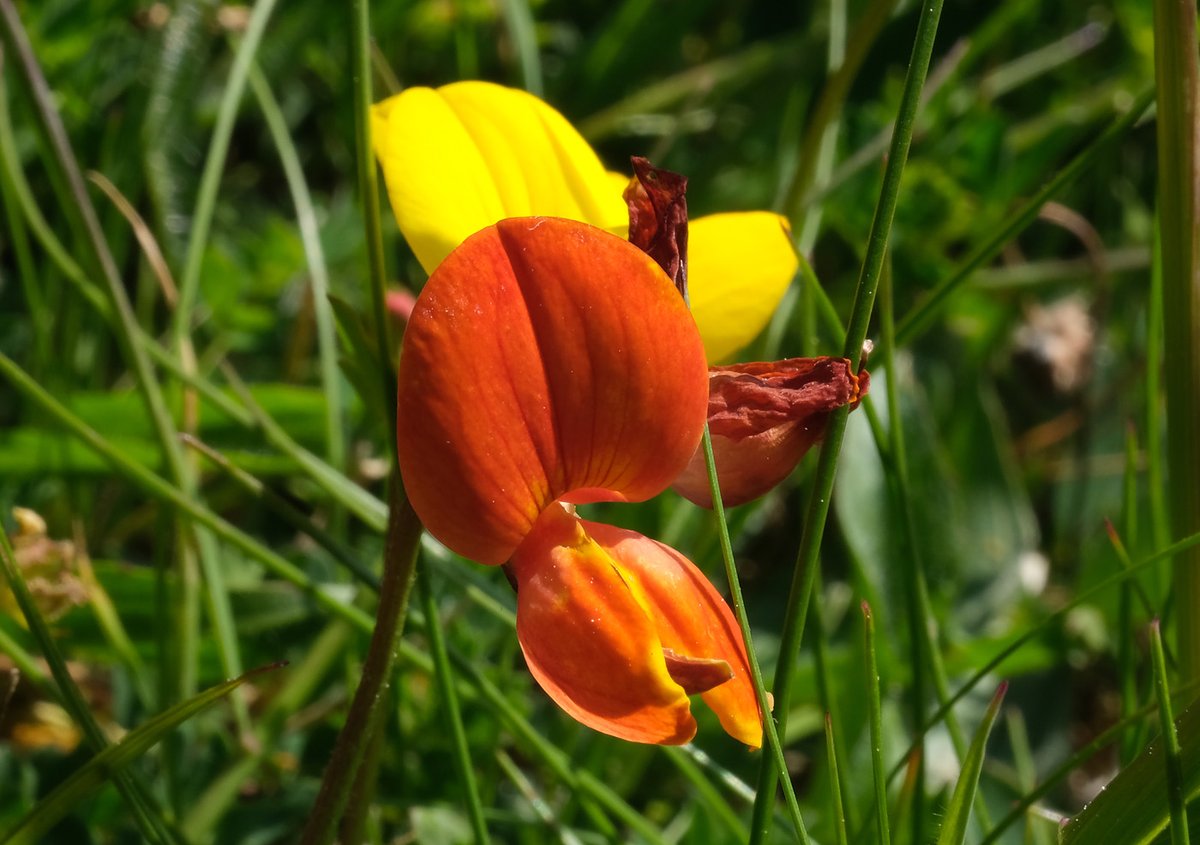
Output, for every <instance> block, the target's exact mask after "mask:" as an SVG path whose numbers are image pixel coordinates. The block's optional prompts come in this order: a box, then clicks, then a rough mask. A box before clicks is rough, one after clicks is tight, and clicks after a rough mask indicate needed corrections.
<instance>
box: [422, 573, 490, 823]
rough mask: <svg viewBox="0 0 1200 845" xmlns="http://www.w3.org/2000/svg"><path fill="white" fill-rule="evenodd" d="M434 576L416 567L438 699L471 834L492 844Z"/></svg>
mask: <svg viewBox="0 0 1200 845" xmlns="http://www.w3.org/2000/svg"><path fill="white" fill-rule="evenodd" d="M431 580H432V576H431V574H430V572H429V566H428V564H426V565H424V566H421V565H418V567H417V589H418V591H419V592H420V595H421V607H422V608H423V609H424V611H425V635H426V636H427V637H428V638H429V654H430V656H431V657H432V658H433V668H434V677H435V678H436V679H437V685H438V696H439V698H440V699H441V702H442V712H443V713H444V714H445V717H446V726H447V727H448V728H449V729H450V739H451V741H452V743H453V745H454V767H455V769H456V770H457V772H458V784H459V786H461V788H462V793H463V795H462V798H463V800H464V802H465V803H466V805H467V815H468V816H469V817H470V819H471V830H472V832H473V833H474V835H475V842H476V843H477V845H486V843H488V842H489V841H491V840H490V839H489V838H488V831H487V822H486V821H485V819H484V817H483V802H482V801H481V800H480V799H479V785H478V784H477V783H476V781H475V766H474V765H473V764H472V762H471V749H470V746H469V745H468V744H467V732H466V731H465V730H464V729H463V722H462V712H461V710H460V709H459V706H458V695H457V693H455V691H454V670H453V669H452V667H451V666H450V658H449V656H448V655H447V654H446V641H445V638H444V637H443V636H442V623H441V620H440V619H439V618H438V607H437V600H436V599H435V598H434V595H433V585H432V584H431V583H430V581H431Z"/></svg>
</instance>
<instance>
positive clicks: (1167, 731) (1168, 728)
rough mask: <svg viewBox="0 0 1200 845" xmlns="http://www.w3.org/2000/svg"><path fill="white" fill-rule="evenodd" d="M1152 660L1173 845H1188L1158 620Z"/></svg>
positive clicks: (1184, 801) (1152, 637) (1152, 632)
mask: <svg viewBox="0 0 1200 845" xmlns="http://www.w3.org/2000/svg"><path fill="white" fill-rule="evenodd" d="M1150 658H1151V662H1152V663H1153V666H1154V692H1155V695H1156V696H1157V697H1158V717H1159V724H1160V725H1161V727H1162V736H1163V747H1164V749H1165V750H1166V754H1165V755H1164V760H1163V764H1164V765H1165V766H1166V767H1167V805H1168V806H1169V807H1170V812H1171V845H1188V842H1189V837H1188V812H1187V793H1186V790H1185V787H1184V780H1183V764H1182V763H1181V762H1180V753H1181V752H1180V748H1179V735H1178V734H1177V733H1176V732H1175V717H1174V716H1173V715H1172V714H1171V687H1170V685H1169V684H1168V683H1167V661H1166V658H1165V657H1163V643H1162V632H1161V631H1159V629H1158V620H1157V619H1156V620H1154V621H1153V622H1151V623H1150Z"/></svg>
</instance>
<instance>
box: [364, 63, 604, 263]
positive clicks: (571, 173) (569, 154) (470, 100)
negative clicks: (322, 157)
mask: <svg viewBox="0 0 1200 845" xmlns="http://www.w3.org/2000/svg"><path fill="white" fill-rule="evenodd" d="M372 132H373V136H374V137H373V141H374V145H375V152H376V155H377V156H378V157H379V162H380V165H381V166H382V167H383V173H384V180H385V182H386V184H387V191H388V197H389V198H390V199H391V202H392V210H393V211H394V212H395V215H396V222H397V223H398V224H399V226H400V231H401V232H402V233H403V234H404V237H405V238H406V239H407V240H408V242H409V245H410V246H412V248H413V252H414V253H416V256H417V259H418V260H419V261H420V262H421V265H422V266H423V267H424V268H425V269H426V271H428V272H432V271H433V268H434V267H436V266H437V265H438V264H439V263H440V262H441V260H442V259H443V258H445V257H446V256H447V255H448V254H449V253H450V251H451V250H452V249H454V247H456V246H458V244H460V243H462V241H464V240H465V239H466V238H467V236H469V235H471V234H472V233H474V232H476V231H478V230H480V229H482V228H485V227H486V226H490V225H491V224H493V223H495V222H497V221H498V220H500V219H502V218H505V217H522V216H530V215H542V216H555V217H567V218H570V219H573V220H581V221H583V222H586V223H591V224H592V225H595V226H599V227H601V228H605V229H614V228H618V227H620V226H621V225H622V224H623V222H624V221H625V219H626V210H625V204H624V202H623V201H622V199H621V194H620V192H619V191H614V190H613V189H612V184H613V181H612V179H611V177H610V176H609V174H608V173H607V172H606V171H605V169H604V167H603V165H601V163H600V160H599V159H598V158H597V157H596V154H595V152H594V151H593V150H592V148H591V147H589V146H588V144H587V142H586V141H585V140H584V139H583V137H582V136H581V135H580V134H579V133H578V132H576V131H575V129H574V127H572V126H571V124H570V123H568V122H567V121H566V119H565V118H563V116H562V115H560V114H559V113H558V112H556V111H555V110H554V109H553V108H551V107H550V106H548V105H546V104H545V103H543V102H542V101H541V100H539V99H538V98H537V97H534V96H533V95H532V94H529V93H527V92H525V91H520V90H517V89H514V88H504V87H502V86H499V85H494V84H492V83H487V82H457V83H454V84H452V85H446V86H443V87H441V88H438V89H436V90H434V89H430V88H410V89H408V90H406V91H404V92H402V93H400V94H398V95H396V96H395V97H392V98H390V99H388V100H385V101H384V102H382V103H379V104H378V105H376V106H375V107H374V109H373V110H372Z"/></svg>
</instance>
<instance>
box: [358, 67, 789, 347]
mask: <svg viewBox="0 0 1200 845" xmlns="http://www.w3.org/2000/svg"><path fill="white" fill-rule="evenodd" d="M371 121H372V136H373V142H374V146H375V151H376V153H377V155H378V157H379V161H380V164H381V165H382V167H383V174H384V180H385V182H386V184H387V191H388V196H389V198H390V199H391V203H392V209H393V211H394V212H395V215H396V221H397V223H398V224H399V226H400V231H401V232H402V233H403V235H404V237H405V239H406V240H407V241H408V243H409V245H410V246H411V247H412V249H413V252H414V253H415V254H416V256H417V259H418V260H419V261H420V262H421V265H422V266H423V267H424V268H425V270H426V272H433V270H434V268H435V267H437V266H438V264H439V263H440V262H441V261H442V259H443V258H445V257H446V256H447V255H449V254H450V251H451V250H453V249H454V248H455V247H456V246H458V245H459V244H460V243H462V242H463V241H464V240H465V239H466V238H467V237H468V236H469V235H471V234H473V233H474V232H477V231H479V230H480V229H482V228H484V227H485V226H490V225H491V224H493V223H495V222H496V221H498V220H501V219H503V218H505V217H524V216H530V215H550V216H555V217H566V218H570V219H573V220H581V221H584V222H586V223H591V224H593V225H595V226H598V227H600V228H602V229H606V230H608V231H610V232H613V233H615V234H618V235H620V236H622V237H624V236H625V235H626V232H627V225H628V216H627V210H626V205H625V202H624V200H623V199H622V192H623V191H624V189H625V186H626V184H627V183H628V181H629V177H628V176H623V175H620V174H615V173H611V172H609V171H607V170H606V169H605V168H604V165H603V164H601V162H600V159H599V158H598V157H597V156H596V153H595V152H594V151H593V150H592V148H591V147H590V146H588V144H587V142H586V141H585V140H584V139H583V137H582V136H581V135H580V134H579V133H578V132H577V131H576V130H575V129H574V128H573V127H572V126H571V124H570V123H568V122H567V120H566V119H565V118H564V117H563V116H562V115H561V114H559V113H558V112H557V111H555V110H554V109H553V108H551V107H550V106H549V105H547V104H546V103H544V102H542V101H541V100H539V99H538V98H537V97H534V96H533V95H532V94H529V93H526V92H524V91H520V90H516V89H512V88H504V87H502V86H499V85H494V84H491V83H487V82H457V83H454V84H451V85H445V86H442V87H440V88H436V89H433V88H409V89H407V90H405V91H403V92H401V93H400V94H397V95H396V96H394V97H391V98H390V99H388V100H385V101H384V102H382V103H379V104H377V105H376V106H375V107H374V108H373V109H372V113H371ZM689 262H690V267H689V283H690V300H691V307H692V313H693V315H694V317H695V319H696V323H697V325H698V326H699V329H700V334H701V336H702V338H703V340H704V347H705V351H706V353H707V356H708V360H709V361H710V362H713V363H720V362H724V361H728V360H730V359H731V357H732V356H733V355H734V353H736V352H737V351H738V350H739V349H741V348H742V347H744V346H745V345H746V344H748V343H749V342H750V341H751V340H752V339H753V338H754V337H755V336H756V335H757V334H758V333H759V331H761V330H762V328H763V326H765V325H766V323H767V320H769V319H770V317H771V314H772V313H773V312H774V310H775V307H776V305H778V303H779V300H780V298H781V297H782V296H783V293H784V291H785V290H786V289H787V286H788V284H789V283H790V281H791V279H792V277H793V276H794V275H795V273H796V267H797V261H796V255H795V253H794V251H793V249H792V245H791V242H790V238H789V236H788V232H787V224H786V221H785V220H784V218H782V217H780V216H779V215H777V214H772V213H769V212H765V211H751V212H737V213H723V214H714V215H709V216H704V217H699V218H697V219H694V220H692V221H691V225H690V255H689Z"/></svg>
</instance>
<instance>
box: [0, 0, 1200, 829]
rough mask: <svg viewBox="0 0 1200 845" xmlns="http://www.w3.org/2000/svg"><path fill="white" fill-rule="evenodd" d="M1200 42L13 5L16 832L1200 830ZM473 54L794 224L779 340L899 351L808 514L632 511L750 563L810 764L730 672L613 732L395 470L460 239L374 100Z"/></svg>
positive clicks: (836, 429) (9, 731)
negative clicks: (411, 228)
mask: <svg viewBox="0 0 1200 845" xmlns="http://www.w3.org/2000/svg"><path fill="white" fill-rule="evenodd" d="M98 5H102V6H104V7H105V8H103V9H101V8H98ZM1195 27H1196V19H1195V8H1194V6H1187V5H1186V4H1182V5H1181V4H1178V3H1171V2H1167V0H1160V2H1156V3H1154V4H1150V3H1146V2H1143V0H1112V2H1110V3H1106V4H1084V3H1077V2H1067V3H1058V4H1045V3H1035V2H1032V0H1008V2H1006V3H1003V4H987V3H970V2H963V0H958V2H954V3H950V4H946V5H945V6H944V7H943V5H942V3H941V2H940V1H939V2H934V3H932V4H929V5H925V6H922V5H914V4H911V3H899V2H896V0H855V2H846V0H812V2H808V3H802V4H799V5H796V4H782V3H771V2H758V3H742V4H729V3H721V2H717V0H692V2H679V0H676V1H675V2H667V0H661V2H650V0H622V2H618V3H611V2H597V0H580V2H562V1H561V0H540V2H528V0H504V1H503V2H499V3H486V2H482V0H412V2H393V3H382V2H375V3H368V2H367V0H357V2H356V3H347V4H341V3H317V2H291V3H274V2H272V0H258V2H257V3H255V4H253V5H252V6H238V5H221V4H218V3H216V2H212V0H179V2H178V3H149V2H125V3H120V2H118V3H110V4H88V3H82V2H79V0H40V2H14V0H0V29H2V30H3V33H2V34H3V41H2V42H0V70H2V79H0V82H2V86H0V527H2V528H3V531H0V572H2V573H3V577H2V578H0V841H7V840H5V839H4V837H5V836H6V835H11V836H12V840H11V841H14V842H34V841H36V842H52V843H58V842H62V843H75V842H97V843H101V842H103V843H124V842H135V841H150V842H160V843H177V844H178V845H183V843H188V844H189V845H205V843H246V845H253V844H254V843H271V842H292V841H300V840H301V837H302V836H303V837H304V838H305V839H304V841H308V842H328V841H331V840H332V839H333V837H335V836H336V837H338V839H339V840H340V841H347V842H350V841H353V842H373V843H376V842H378V843H383V842H418V843H459V842H462V843H467V842H483V841H488V840H490V841H493V842H497V843H500V842H504V843H509V842H512V843H540V842H550V841H562V842H565V843H594V842H648V843H676V842H686V843H724V842H729V843H739V842H747V841H755V842H764V841H767V840H768V839H769V840H770V841H775V842H784V841H793V840H797V841H811V842H814V843H832V842H838V843H875V842H884V841H887V842H891V843H895V845H917V844H918V843H927V842H934V841H936V842H938V843H947V845H954V843H961V842H966V843H1005V845H1017V843H1022V844H1024V843H1028V844H1029V845H1051V843H1054V842H1059V841H1061V842H1065V843H1072V845H1074V843H1079V845H1130V843H1151V842H1158V843H1168V842H1170V843H1181V842H1187V841H1189V830H1188V829H1187V827H1188V825H1189V824H1190V825H1191V826H1192V827H1193V828H1197V830H1195V831H1191V833H1192V837H1191V838H1194V834H1195V833H1200V823H1198V822H1197V818H1198V817H1200V811H1198V810H1197V808H1196V807H1195V806H1194V804H1193V805H1192V806H1189V801H1191V800H1193V799H1194V798H1195V797H1196V796H1197V794H1198V793H1200V711H1198V708H1195V707H1192V706H1191V705H1192V701H1193V699H1195V697H1196V695H1197V693H1198V692H1200V607H1197V605H1196V602H1195V601H1193V597H1194V596H1195V595H1196V591H1197V590H1198V589H1200V586H1198V585H1200V577H1198V576H1197V571H1200V570H1197V569H1196V567H1197V566H1200V533H1197V532H1200V494H1198V493H1197V491H1200V465H1197V464H1196V461H1197V457H1196V456H1197V451H1196V444H1197V443H1198V442H1200V439H1198V436H1197V431H1198V430H1200V429H1198V423H1197V418H1198V416H1200V405H1198V402H1200V399H1198V398H1197V397H1200V383H1198V381H1197V379H1198V376H1197V373H1200V352H1198V351H1197V350H1198V349H1200V340H1198V339H1200V270H1198V269H1197V268H1200V249H1198V248H1197V244H1198V243H1200V241H1198V239H1197V238H1198V232H1200V229H1198V228H1197V226H1198V223H1197V221H1198V220H1200V209H1198V208H1197V203H1198V201H1200V199H1198V197H1197V194H1196V186H1197V185H1200V179H1198V174H1197V172H1196V170H1197V167H1198V164H1197V161H1196V155H1195V149H1196V141H1195V139H1196V135H1197V132H1200V129H1198V128H1197V122H1196V121H1197V115H1198V113H1200V110H1198V104H1197V101H1198V98H1200V82H1198V81H1197V79H1196V78H1195V77H1196V73H1197V70H1196V67H1197V62H1196V39H1195V37H1194V33H1195ZM926 63H927V67H926ZM926 71H927V75H926ZM458 79H487V80H492V81H496V82H500V83H504V84H507V85H511V86H518V87H524V88H526V89H527V90H530V91H533V92H535V93H537V94H539V95H540V96H542V97H543V98H544V99H546V101H547V102H549V103H550V104H552V105H553V106H554V107H555V108H557V109H558V110H560V111H561V112H562V113H563V114H564V115H565V116H566V117H567V118H568V119H569V120H570V121H571V122H572V123H573V124H574V125H575V126H576V127H578V128H579V130H580V131H581V132H582V133H583V134H584V135H585V136H586V137H587V139H588V140H589V141H590V142H591V143H592V144H593V145H594V146H595V148H596V149H597V151H598V152H599V154H600V155H601V157H602V158H603V159H604V161H605V164H606V165H607V166H608V167H609V168H610V169H612V170H619V171H627V170H628V158H629V156H630V155H644V156H647V157H648V158H650V159H651V160H652V161H653V162H654V163H655V164H657V165H660V166H662V167H665V168H669V169H671V170H674V171H677V172H679V173H683V174H686V175H687V176H688V178H689V191H688V200H689V207H690V210H691V213H692V215H693V217H696V216H699V215H701V214H706V213H710V212H718V211H728V210H743V209H745V210H750V209H774V210H776V211H778V212H780V213H783V214H786V215H787V216H788V218H789V219H790V221H791V226H792V232H793V234H794V236H795V240H796V243H797V246H798V248H799V250H800V252H801V255H802V259H803V260H802V261H801V271H800V273H799V275H798V277H797V280H796V281H795V283H794V284H793V287H792V288H791V290H790V291H789V293H788V295H787V296H786V297H785V298H784V301H783V303H782V304H781V306H780V308H779V310H778V311H777V313H776V316H775V318H774V319H773V321H772V323H771V324H770V325H769V326H768V328H767V329H766V330H765V331H764V332H763V333H762V334H761V336H760V337H759V338H758V339H757V340H756V341H755V343H754V344H753V345H752V346H751V348H750V349H748V350H747V351H746V352H745V353H744V354H743V355H742V356H741V357H742V358H743V359H745V360H773V359H777V358H784V357H793V356H801V355H843V354H844V355H846V356H848V357H854V356H856V355H858V354H859V352H860V350H863V349H864V346H863V343H862V340H863V338H864V336H865V338H866V339H868V340H870V341H872V342H873V349H871V350H870V353H869V355H868V356H867V360H866V364H865V366H866V367H867V369H869V370H870V372H871V391H870V394H869V397H868V399H867V400H866V401H865V402H864V403H863V405H862V407H860V408H859V409H858V410H856V411H855V412H853V413H848V412H846V411H841V412H837V413H834V414H833V416H832V419H831V422H830V426H829V429H828V436H827V437H826V439H825V441H824V443H823V445H822V446H821V447H818V448H814V449H813V450H812V451H811V453H810V454H809V455H808V457H806V458H805V460H804V462H803V463H802V464H801V467H800V469H799V470H797V471H796V472H795V473H794V474H793V475H792V476H791V477H790V479H789V480H788V481H787V482H785V483H784V484H782V485H780V486H779V487H778V488H776V489H775V490H774V491H772V492H771V493H769V494H768V495H767V496H765V497H763V498H761V499H759V500H757V501H754V502H752V503H749V504H746V505H741V506H739V507H735V508H729V509H727V510H725V511H724V512H723V516H717V515H714V513H713V512H710V511H707V510H701V509H700V508H697V507H695V506H693V505H691V504H690V503H688V502H686V501H684V500H682V499H681V498H680V497H679V496H677V495H676V494H674V493H672V492H670V491H668V492H666V493H664V494H663V495H661V496H659V497H657V498H656V499H654V500H652V501H651V502H649V503H645V504H640V505H628V504H621V505H615V504H612V505H610V504H601V505H589V506H585V510H584V513H585V515H587V516H588V518H589V519H592V518H595V519H598V520H603V521H605V522H609V523H612V524H618V525H621V526H624V527H628V528H632V529H636V530H637V531H640V532H642V533H644V534H646V535H647V536H650V537H653V538H655V539H658V540H661V541H662V542H664V543H668V544H670V545H672V546H674V547H675V548H678V549H679V550H680V551H682V552H683V553H684V554H686V555H687V556H688V557H689V558H690V559H692V560H693V561H695V562H696V563H697V565H698V566H699V567H700V568H701V569H702V570H704V572H705V573H706V574H707V575H708V576H709V577H710V578H711V579H712V581H713V583H715V584H716V585H718V587H719V588H720V589H721V590H722V592H724V593H725V594H727V595H728V594H729V592H730V590H729V574H730V573H731V572H736V573H737V579H738V581H739V582H740V586H737V585H735V588H734V590H733V592H734V594H735V595H740V598H739V599H738V600H737V602H738V604H739V605H743V604H744V609H745V615H746V618H747V619H748V622H749V628H750V630H751V631H752V633H753V643H754V648H755V653H756V655H757V658H758V663H759V664H760V665H761V670H762V675H763V679H764V687H763V690H762V692H764V693H765V692H766V691H768V690H769V691H770V693H771V695H772V696H773V701H774V704H775V713H774V715H775V718H776V725H777V727H778V734H779V741H780V743H781V746H782V754H776V753H774V751H776V749H773V748H772V746H771V745H770V744H769V743H768V744H767V747H766V748H764V750H763V751H755V752H751V751H748V750H747V749H746V748H744V747H743V746H741V745H740V744H738V743H737V742H736V741H734V740H733V739H731V738H730V737H728V736H727V735H726V734H725V733H724V732H723V731H722V730H721V729H720V726H719V725H718V723H717V721H716V718H715V717H714V716H713V715H712V714H711V713H709V712H708V711H707V710H704V711H703V712H701V708H695V713H696V716H697V719H698V720H699V722H700V729H699V733H698V735H697V737H696V739H695V741H694V742H693V743H692V744H690V745H688V746H685V747H682V748H659V747H654V746H641V745H634V744H630V743H625V742H621V741H619V740H616V739H612V738H610V737H607V736H603V735H601V734H598V733H596V732H594V731H591V730H589V729H587V728H584V727H581V726H579V725H577V724H576V723H575V722H573V721H572V720H571V719H570V718H569V717H568V716H566V715H565V714H564V713H563V712H562V711H560V710H559V709H558V708H557V707H556V706H555V705H554V704H553V703H552V702H551V701H550V700H549V699H548V698H547V696H546V695H545V694H544V693H543V692H542V691H541V690H540V689H539V688H538V686H537V685H536V683H535V682H534V681H533V679H532V678H531V677H530V675H529V673H528V671H527V670H526V668H525V665H524V662H523V660H522V656H521V650H520V647H519V645H518V642H517V638H516V635H515V633H514V618H515V606H516V603H515V598H514V596H513V592H512V588H511V587H510V585H509V582H508V581H507V580H506V579H505V576H504V573H503V572H502V571H501V570H500V569H499V568H485V567H482V566H479V565H477V564H475V563H472V562H470V561H467V560H464V559H462V558H459V557H457V556H455V555H453V554H452V553H450V552H448V551H446V550H445V549H444V548H443V547H442V546H440V545H439V544H438V543H437V542H436V541H433V540H432V539H430V538H429V537H428V536H424V537H422V535H421V534H420V531H419V526H418V525H417V523H416V520H415V519H414V518H413V515H412V511H411V510H410V509H409V508H408V505H407V502H406V501H405V500H404V497H403V495H402V492H401V490H400V489H399V485H398V484H396V483H393V481H392V480H393V479H394V478H395V477H396V476H395V474H394V456H393V453H394V447H393V444H392V439H393V437H394V435H393V432H394V430H395V422H394V419H395V411H394V409H395V402H394V378H393V373H392V369H393V366H392V363H390V362H394V360H395V357H396V349H397V341H398V338H399V335H400V333H401V331H402V327H403V326H402V322H401V321H399V320H397V319H396V318H395V317H394V316H393V315H392V314H391V313H390V312H389V311H387V310H386V309H385V307H384V294H385V290H396V289H398V288H404V289H406V290H408V291H411V292H418V291H419V290H420V288H421V285H422V284H423V282H424V279H425V274H424V272H423V271H422V270H421V267H420V265H419V264H418V263H417V261H416V259H415V258H414V257H413V255H412V253H411V251H410V250H409V248H408V246H407V245H406V244H405V241H404V239H403V238H402V237H401V236H400V234H399V232H398V231H397V229H396V225H395V223H394V221H393V218H392V215H391V212H390V210H389V209H388V208H387V202H386V199H384V198H382V197H381V196H380V193H381V188H380V187H379V186H378V185H377V182H378V180H377V176H376V169H375V163H374V161H373V160H371V159H370V158H369V155H368V151H369V146H368V144H367V143H366V138H365V135H364V127H365V124H366V121H367V116H366V107H367V106H368V104H369V103H370V102H371V101H372V100H378V99H381V98H382V97H383V96H385V95H386V94H387V93H388V92H390V91H393V90H397V89H398V88H400V87H406V86H412V85H432V86H436V85H440V84H444V83H447V82H452V81H455V80H458ZM1156 79H1157V80H1159V83H1158V87H1157V88H1156ZM893 130H895V131H893ZM14 508H19V509H23V510H20V511H16V512H14ZM717 513H718V514H721V513H722V512H721V511H720V509H718V512H717ZM385 558H386V560H387V561H388V562H389V563H390V566H388V567H385V566H384V560H385ZM414 565H415V572H414ZM410 589H411V598H410V595H409V593H410ZM260 667H262V668H261V669H260ZM339 742H340V744H339ZM331 760H332V761H333V762H332V763H331ZM781 767H783V768H786V770H787V774H788V779H787V782H788V784H789V785H790V789H782V790H779V789H777V778H778V774H779V770H780V768H781ZM1114 778H1115V779H1114ZM1105 784H1109V786H1108V787H1107V789H1105V790H1104V791H1103V792H1101V791H1100V788H1101V787H1102V786H1104V785H1105ZM1097 796H1099V797H1097ZM1066 819H1070V821H1069V823H1067V824H1065V825H1060V822H1062V821H1063V820H1066Z"/></svg>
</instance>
